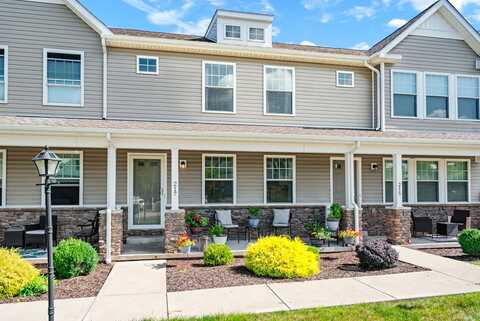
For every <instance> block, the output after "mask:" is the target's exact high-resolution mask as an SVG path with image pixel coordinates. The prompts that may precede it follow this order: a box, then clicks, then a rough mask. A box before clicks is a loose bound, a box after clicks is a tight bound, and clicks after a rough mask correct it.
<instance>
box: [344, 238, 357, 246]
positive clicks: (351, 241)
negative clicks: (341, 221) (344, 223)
mask: <svg viewBox="0 0 480 321" xmlns="http://www.w3.org/2000/svg"><path fill="white" fill-rule="evenodd" d="M343 243H345V245H354V244H355V238H354V237H345V238H344V239H343Z"/></svg>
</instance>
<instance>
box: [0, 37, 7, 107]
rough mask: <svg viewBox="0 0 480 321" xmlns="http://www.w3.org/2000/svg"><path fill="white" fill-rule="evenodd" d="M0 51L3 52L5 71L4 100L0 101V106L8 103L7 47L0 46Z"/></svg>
mask: <svg viewBox="0 0 480 321" xmlns="http://www.w3.org/2000/svg"><path fill="white" fill-rule="evenodd" d="M0 49H3V51H4V58H3V61H4V64H5V66H4V71H5V75H4V84H5V97H4V98H5V99H4V100H0V104H6V103H8V46H3V45H0Z"/></svg>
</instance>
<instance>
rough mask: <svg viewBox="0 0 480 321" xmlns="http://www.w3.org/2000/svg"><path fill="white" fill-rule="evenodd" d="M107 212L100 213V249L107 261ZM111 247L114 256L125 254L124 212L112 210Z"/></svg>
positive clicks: (101, 254)
mask: <svg viewBox="0 0 480 321" xmlns="http://www.w3.org/2000/svg"><path fill="white" fill-rule="evenodd" d="M106 219H107V211H106V210H103V211H100V220H99V222H98V248H99V252H100V253H99V254H100V256H101V257H102V258H103V260H105V258H106V254H107V249H106V226H107V221H106ZM111 246H112V252H111V255H112V256H117V255H121V254H122V252H123V210H121V209H119V210H112V222H111Z"/></svg>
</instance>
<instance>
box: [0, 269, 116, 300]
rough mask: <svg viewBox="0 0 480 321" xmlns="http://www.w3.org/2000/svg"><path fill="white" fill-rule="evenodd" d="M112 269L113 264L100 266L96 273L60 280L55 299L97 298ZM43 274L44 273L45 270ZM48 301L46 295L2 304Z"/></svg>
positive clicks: (16, 298)
mask: <svg viewBox="0 0 480 321" xmlns="http://www.w3.org/2000/svg"><path fill="white" fill-rule="evenodd" d="M112 267H113V265H111V264H110V265H108V264H98V265H97V268H96V269H95V271H94V272H92V273H90V274H89V275H86V276H79V277H76V278H72V279H64V280H62V279H61V280H58V283H57V284H56V285H55V299H73V298H87V297H94V296H96V295H97V294H98V292H100V289H101V288H102V286H103V284H104V283H105V280H106V279H107V277H108V274H109V273H110V271H111V270H112ZM42 272H44V271H43V269H42ZM47 299H48V297H47V293H45V294H42V295H41V296H35V297H15V298H11V299H6V300H0V304H3V303H15V302H31V301H42V300H47Z"/></svg>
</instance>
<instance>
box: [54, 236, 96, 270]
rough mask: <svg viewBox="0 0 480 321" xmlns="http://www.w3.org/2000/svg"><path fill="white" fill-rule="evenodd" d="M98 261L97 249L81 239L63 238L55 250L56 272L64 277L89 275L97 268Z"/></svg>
mask: <svg viewBox="0 0 480 321" xmlns="http://www.w3.org/2000/svg"><path fill="white" fill-rule="evenodd" d="M97 263H98V254H97V251H95V249H94V248H93V247H92V246H91V245H90V244H88V243H87V242H84V241H81V240H77V239H68V240H63V241H61V242H60V243H59V244H58V246H57V247H56V248H55V250H54V252H53V264H54V267H55V272H56V274H57V275H58V276H60V277H62V278H72V277H75V276H79V275H87V274H89V273H90V272H92V271H94V270H95V268H96V266H97Z"/></svg>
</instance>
